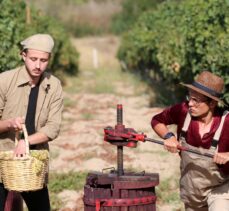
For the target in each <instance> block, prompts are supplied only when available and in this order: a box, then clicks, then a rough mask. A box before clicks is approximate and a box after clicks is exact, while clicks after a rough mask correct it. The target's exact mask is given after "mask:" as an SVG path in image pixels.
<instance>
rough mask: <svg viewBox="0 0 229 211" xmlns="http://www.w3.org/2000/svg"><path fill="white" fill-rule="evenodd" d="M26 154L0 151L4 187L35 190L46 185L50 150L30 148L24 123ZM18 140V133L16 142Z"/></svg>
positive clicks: (16, 189)
mask: <svg viewBox="0 0 229 211" xmlns="http://www.w3.org/2000/svg"><path fill="white" fill-rule="evenodd" d="M23 132H24V136H25V138H24V139H25V143H26V156H24V157H21V158H18V157H15V156H14V154H13V151H2V152H0V171H1V178H2V182H3V184H4V187H5V188H6V189H8V190H13V191H19V192H22V191H34V190H39V189H42V188H43V187H44V184H45V182H46V178H45V177H46V173H47V171H48V161H49V153H48V150H29V142H28V134H27V131H26V128H25V125H23ZM17 142H18V135H16V139H15V143H16V144H17Z"/></svg>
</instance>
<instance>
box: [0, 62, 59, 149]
mask: <svg viewBox="0 0 229 211" xmlns="http://www.w3.org/2000/svg"><path fill="white" fill-rule="evenodd" d="M29 81H30V77H29V75H28V72H27V70H26V68H25V66H22V67H19V68H16V69H14V70H10V71H5V72H3V73H1V74H0V119H1V120H4V119H9V118H15V117H26V112H27V107H28V100H29V94H30V90H31V86H30V85H29ZM62 110H63V93H62V87H61V83H60V81H59V80H58V79H57V78H56V77H54V76H53V75H51V74H49V73H46V72H44V73H43V75H42V78H41V82H40V88H39V93H38V99H37V107H36V114H35V129H36V132H42V133H44V134H45V135H47V136H48V137H49V138H50V140H53V139H55V138H56V137H57V136H58V134H59V131H60V124H61V116H62ZM14 140H15V133H14V132H11V131H9V132H5V133H1V134H0V151H2V150H11V149H13V148H14V147H15V146H14ZM37 148H38V149H48V143H44V144H39V145H37Z"/></svg>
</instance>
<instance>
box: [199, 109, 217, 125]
mask: <svg viewBox="0 0 229 211" xmlns="http://www.w3.org/2000/svg"><path fill="white" fill-rule="evenodd" d="M198 120H199V122H200V123H201V124H203V125H208V124H210V123H211V122H212V120H213V112H212V111H209V112H208V113H206V114H205V115H203V116H201V117H199V119H198Z"/></svg>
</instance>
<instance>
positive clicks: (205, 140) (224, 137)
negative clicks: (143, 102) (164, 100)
mask: <svg viewBox="0 0 229 211" xmlns="http://www.w3.org/2000/svg"><path fill="white" fill-rule="evenodd" d="M187 112H188V104H187V102H183V103H180V104H176V105H174V106H171V107H169V108H166V109H165V110H164V111H162V112H161V113H159V114H157V115H155V116H154V117H153V118H152V121H151V125H152V127H154V126H155V125H157V124H158V123H164V124H165V125H171V124H175V125H177V136H178V137H179V136H180V133H181V129H182V127H183V125H184V121H185V117H186V114H187ZM222 114H223V110H222V109H219V108H217V109H216V111H215V113H214V115H213V123H212V125H211V129H210V132H209V133H206V134H204V136H203V137H202V138H201V137H200V134H199V126H198V121H197V120H196V119H195V118H193V117H192V120H191V122H190V125H189V128H188V131H187V134H186V141H187V143H188V144H190V145H192V146H195V147H203V148H206V149H209V148H210V146H211V142H212V140H213V137H214V134H215V132H216V130H217V128H218V127H219V124H220V121H221V117H222ZM218 151H219V152H229V115H227V117H226V119H225V122H224V125H223V130H222V133H221V136H220V140H219V144H218ZM219 167H220V169H221V170H222V171H223V172H224V173H226V174H229V162H227V163H226V164H225V165H219Z"/></svg>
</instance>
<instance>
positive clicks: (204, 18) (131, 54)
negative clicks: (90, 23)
mask: <svg viewBox="0 0 229 211" xmlns="http://www.w3.org/2000/svg"><path fill="white" fill-rule="evenodd" d="M228 11H229V1H227V0H192V1H190V0H184V1H181V2H180V3H179V4H177V3H176V2H172V1H168V2H165V3H162V4H160V5H159V6H158V8H157V10H153V11H148V12H146V13H144V14H143V15H142V16H141V17H140V18H139V19H138V21H137V23H136V24H135V26H134V27H133V28H132V30H130V31H128V32H127V33H125V34H124V35H123V37H122V43H121V47H120V49H119V52H118V57H119V59H120V60H122V61H124V62H125V64H126V66H127V68H128V69H129V70H131V71H135V72H137V73H140V75H142V76H144V77H147V78H150V80H151V79H154V80H155V79H159V80H161V81H165V82H166V84H167V85H168V87H169V88H173V89H177V88H176V86H174V84H178V82H179V81H182V82H188V83H190V82H191V81H192V80H193V78H194V77H195V76H196V75H197V74H198V73H200V72H201V71H202V70H209V71H212V72H213V73H215V74H217V75H220V76H221V77H223V78H224V81H225V94H224V99H225V100H226V101H227V102H229V13H228Z"/></svg>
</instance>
